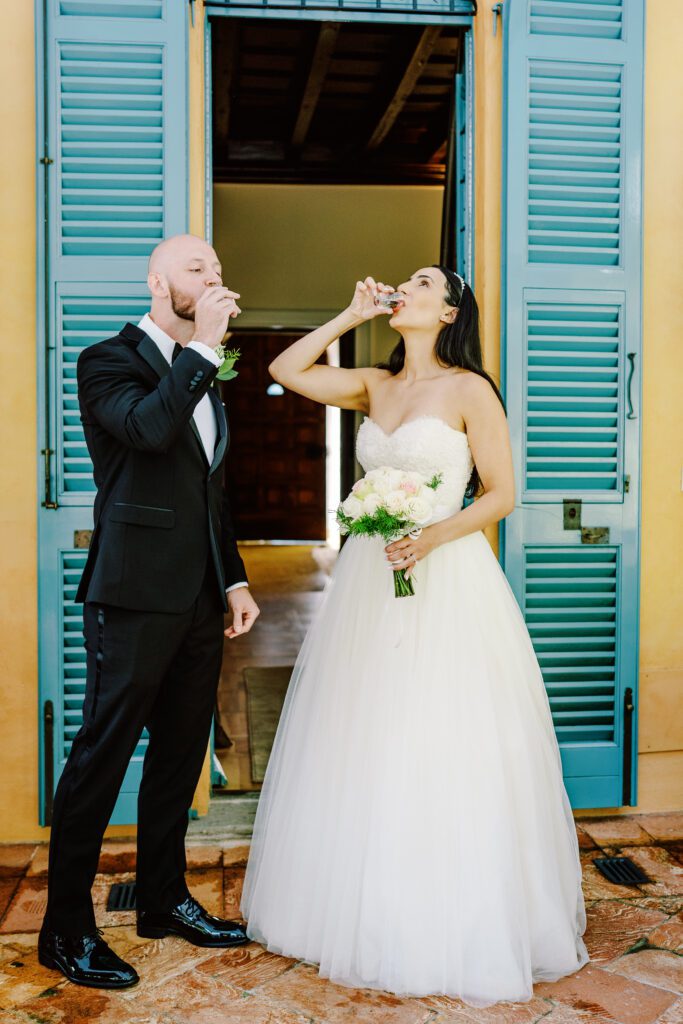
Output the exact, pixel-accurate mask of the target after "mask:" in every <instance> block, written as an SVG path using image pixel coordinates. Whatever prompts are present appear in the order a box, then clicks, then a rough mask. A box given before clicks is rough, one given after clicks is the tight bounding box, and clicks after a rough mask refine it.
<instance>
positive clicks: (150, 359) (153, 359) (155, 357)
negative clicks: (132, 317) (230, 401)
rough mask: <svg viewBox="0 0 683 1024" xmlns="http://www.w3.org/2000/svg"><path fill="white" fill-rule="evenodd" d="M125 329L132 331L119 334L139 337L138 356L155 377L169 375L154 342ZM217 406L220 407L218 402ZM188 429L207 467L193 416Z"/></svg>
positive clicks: (140, 332) (165, 363) (204, 451)
mask: <svg viewBox="0 0 683 1024" xmlns="http://www.w3.org/2000/svg"><path fill="white" fill-rule="evenodd" d="M126 327H132V328H133V331H128V332H127V333H126V332H125V331H122V332H121V333H122V334H124V335H125V336H126V337H131V338H136V337H137V336H138V335H139V341H138V344H137V351H138V354H139V355H140V356H142V358H143V359H144V360H145V362H146V363H147V365H148V366H151V368H152V369H153V370H154V372H155V373H156V375H157V376H158V377H165V376H166V374H167V373H170V370H171V367H170V366H169V364H168V363H167V362H166V360H165V359H164V357H163V356H162V354H161V352H160V351H159V348H158V346H157V345H156V344H155V342H154V341H152V339H151V338H150V337H149V335H148V334H145V333H144V331H141V330H140V329H139V328H137V327H135V326H134V325H132V324H130V325H129V324H126ZM218 404H219V406H220V402H219V403H218ZM222 411H223V410H222V408H221V412H222ZM217 418H218V414H217ZM219 423H220V419H219ZM190 428H191V430H192V433H193V434H194V436H195V438H196V439H197V444H198V445H199V451H200V453H201V456H202V459H203V461H204V463H205V465H208V464H209V460H208V459H207V457H206V449H205V448H204V444H203V442H202V438H201V434H200V433H199V431H198V430H197V424H196V423H195V421H194V416H192V417H191V418H190ZM216 447H218V446H216ZM214 461H215V459H214Z"/></svg>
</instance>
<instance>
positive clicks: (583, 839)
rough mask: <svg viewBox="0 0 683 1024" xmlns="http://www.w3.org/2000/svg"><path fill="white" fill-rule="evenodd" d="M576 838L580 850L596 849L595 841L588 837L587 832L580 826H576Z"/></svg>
mask: <svg viewBox="0 0 683 1024" xmlns="http://www.w3.org/2000/svg"><path fill="white" fill-rule="evenodd" d="M576 838H577V841H578V844H579V849H580V850H595V849H597V847H596V845H595V841H594V840H593V839H592V838H591V836H589V834H588V832H586V830H585V829H584V828H583V826H581V825H577V826H576Z"/></svg>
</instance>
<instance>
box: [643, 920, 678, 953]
mask: <svg viewBox="0 0 683 1024" xmlns="http://www.w3.org/2000/svg"><path fill="white" fill-rule="evenodd" d="M648 942H649V943H650V945H651V946H659V947H660V948H663V949H673V950H674V951H675V952H678V953H683V913H681V912H679V913H678V914H674V916H673V917H671V918H669V920H668V921H666V922H664V923H663V924H660V925H659V927H658V928H655V929H654V930H653V931H651V932H650V934H649V935H648Z"/></svg>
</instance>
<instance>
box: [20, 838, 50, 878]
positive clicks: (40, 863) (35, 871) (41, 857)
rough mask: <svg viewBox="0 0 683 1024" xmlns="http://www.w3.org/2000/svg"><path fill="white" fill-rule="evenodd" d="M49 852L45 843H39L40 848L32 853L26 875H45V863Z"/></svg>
mask: <svg viewBox="0 0 683 1024" xmlns="http://www.w3.org/2000/svg"><path fill="white" fill-rule="evenodd" d="M49 852H50V848H49V845H48V844H47V843H41V844H40V846H39V847H38V848H37V849H36V852H35V853H34V855H33V857H32V858H31V863H30V864H29V866H28V869H27V871H26V874H27V875H31V876H33V875H36V876H40V875H47V861H48V854H49Z"/></svg>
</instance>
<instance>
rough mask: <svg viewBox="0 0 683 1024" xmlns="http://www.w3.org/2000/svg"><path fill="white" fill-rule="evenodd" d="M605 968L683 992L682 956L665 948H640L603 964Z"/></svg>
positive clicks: (673, 990) (671, 990)
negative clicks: (635, 951) (636, 951)
mask: <svg viewBox="0 0 683 1024" xmlns="http://www.w3.org/2000/svg"><path fill="white" fill-rule="evenodd" d="M605 970H606V971H610V972H612V973H614V974H621V975H623V977H625V978H633V979H635V980H636V981H642V982H643V983H644V984H646V985H656V986H657V987H658V988H661V989H667V990H668V991H669V992H675V993H677V994H678V995H682V994H683V957H680V956H678V955H677V954H676V953H670V952H669V951H668V950H665V949H642V950H640V952H638V953H629V954H627V955H626V956H621V957H619V959H618V960H614V961H613V963H611V964H607V965H605Z"/></svg>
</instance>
